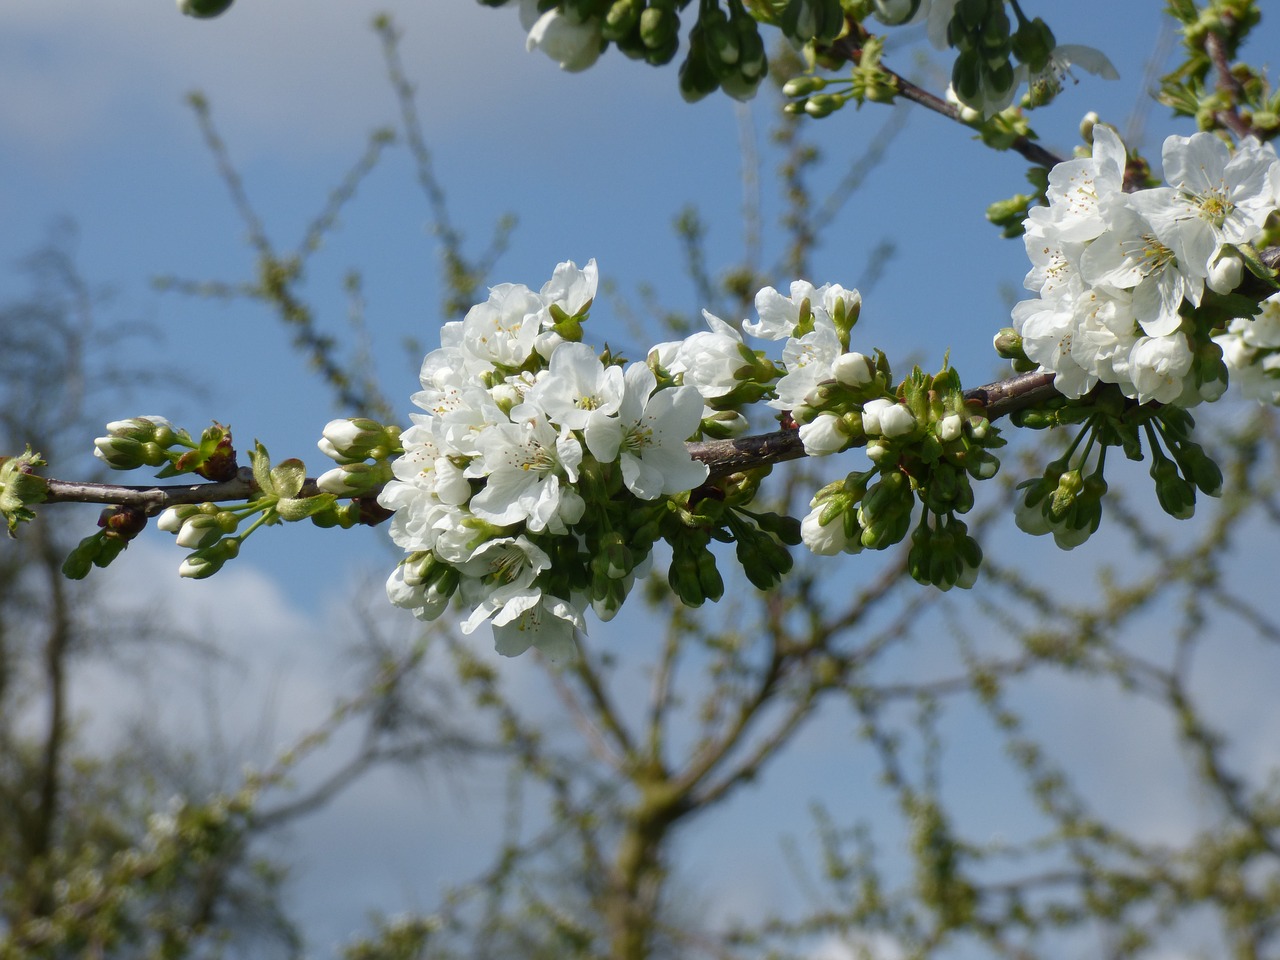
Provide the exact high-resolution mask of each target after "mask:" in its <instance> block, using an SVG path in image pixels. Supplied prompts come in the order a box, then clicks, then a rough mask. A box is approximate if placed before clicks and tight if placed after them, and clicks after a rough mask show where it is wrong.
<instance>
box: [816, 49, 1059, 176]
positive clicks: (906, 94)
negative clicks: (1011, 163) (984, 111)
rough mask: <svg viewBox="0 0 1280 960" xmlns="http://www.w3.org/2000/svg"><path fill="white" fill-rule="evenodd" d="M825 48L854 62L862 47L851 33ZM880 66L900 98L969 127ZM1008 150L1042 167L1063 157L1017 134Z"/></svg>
mask: <svg viewBox="0 0 1280 960" xmlns="http://www.w3.org/2000/svg"><path fill="white" fill-rule="evenodd" d="M828 50H829V51H830V52H831V53H834V54H837V55H839V56H842V57H844V58H845V59H846V60H848V61H849V62H850V63H857V62H858V60H859V59H860V58H861V56H862V49H861V47H860V46H859V44H858V41H857V39H856V38H855V37H854V36H853V35H852V34H850V35H849V36H847V37H842V38H841V39H839V40H837V41H835V42H834V43H833V44H831V46H830V47H829V48H828ZM880 69H881V70H882V71H883V72H884V73H885V74H887V75H888V76H890V77H892V78H893V81H894V83H895V84H897V88H898V94H899V96H901V97H902V98H903V99H905V100H910V101H911V102H912V103H915V104H919V105H920V106H922V107H924V108H925V109H926V110H932V111H933V112H934V113H937V114H941V115H942V116H944V117H946V118H947V119H948V120H954V121H955V122H956V123H959V124H963V125H964V126H966V127H968V126H971V124H969V123H966V122H965V120H964V118H963V117H962V116H961V113H960V108H959V107H957V106H956V105H955V104H953V103H948V102H947V101H946V100H943V99H942V98H941V97H939V96H936V95H934V94H932V93H930V92H929V91H928V90H925V89H924V88H923V87H921V86H918V85H917V84H915V83H912V82H911V81H910V80H908V79H907V78H906V77H904V76H903V75H902V74H900V73H898V72H896V71H894V70H890V69H889V68H888V67H886V66H885V65H884V64H883V63H882V64H880ZM1009 149H1010V150H1013V151H1014V152H1015V153H1019V154H1021V155H1022V156H1023V157H1024V158H1025V159H1027V160H1029V161H1031V162H1032V163H1034V164H1038V165H1039V166H1042V167H1053V166H1054V165H1055V164H1059V163H1061V162H1062V159H1063V158H1062V157H1059V156H1058V155H1057V154H1055V153H1053V152H1052V151H1051V150H1046V149H1045V148H1044V147H1042V146H1040V144H1038V143H1036V142H1035V141H1034V140H1032V139H1030V138H1029V137H1018V138H1017V139H1016V140H1014V141H1013V143H1011V144H1010V145H1009Z"/></svg>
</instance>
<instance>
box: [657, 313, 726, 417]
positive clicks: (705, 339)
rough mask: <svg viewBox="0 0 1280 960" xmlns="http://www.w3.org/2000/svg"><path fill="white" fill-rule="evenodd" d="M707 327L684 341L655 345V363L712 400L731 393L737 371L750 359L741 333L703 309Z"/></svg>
mask: <svg viewBox="0 0 1280 960" xmlns="http://www.w3.org/2000/svg"><path fill="white" fill-rule="evenodd" d="M702 317H703V319H704V320H706V322H707V326H708V327H709V328H710V329H709V330H703V331H699V332H698V333H695V334H693V335H692V336H689V337H686V338H685V339H684V340H678V341H672V342H670V343H665V344H658V346H656V347H655V348H654V350H657V351H658V362H659V363H661V364H662V366H664V367H665V368H666V369H667V370H668V372H670V373H672V374H679V375H680V376H681V379H682V382H683V383H684V384H686V385H688V386H692V387H696V388H697V391H698V393H699V394H701V395H702V396H703V397H704V398H706V399H708V400H714V399H716V398H718V397H723V396H725V395H726V394H728V393H731V392H732V391H733V389H734V388H735V387H737V386H738V384H739V383H740V382H741V381H739V380H738V378H737V376H735V374H737V372H738V371H739V370H741V369H742V368H743V367H745V366H748V364H749V363H750V361H749V360H748V358H747V357H746V356H744V355H743V351H744V350H746V347H745V345H744V344H743V342H742V334H741V333H739V332H738V331H737V329H736V328H734V327H733V326H732V325H730V324H728V323H725V322H724V321H723V320H721V319H720V318H719V317H717V316H715V314H713V313H710V312H709V311H707V310H703V311H702Z"/></svg>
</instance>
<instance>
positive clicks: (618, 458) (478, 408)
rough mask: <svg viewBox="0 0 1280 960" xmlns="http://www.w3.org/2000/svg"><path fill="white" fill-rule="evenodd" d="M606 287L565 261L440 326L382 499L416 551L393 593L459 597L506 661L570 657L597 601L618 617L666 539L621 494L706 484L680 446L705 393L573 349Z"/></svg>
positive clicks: (428, 607)
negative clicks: (536, 283) (599, 288)
mask: <svg viewBox="0 0 1280 960" xmlns="http://www.w3.org/2000/svg"><path fill="white" fill-rule="evenodd" d="M596 284H597V271H596V265H595V262H594V261H592V262H590V263H588V264H587V266H586V267H585V268H582V269H579V268H578V267H577V266H576V265H575V264H573V263H562V264H560V265H559V266H558V267H557V268H556V271H555V274H554V276H553V277H552V279H551V280H550V281H548V282H547V284H546V285H544V286H543V287H542V289H541V290H540V291H536V292H535V291H533V290H531V289H529V288H528V287H525V286H523V285H520V284H501V285H499V286H496V287H493V288H492V289H491V290H490V292H489V297H488V299H487V300H486V301H485V302H484V303H480V304H477V305H476V306H474V307H473V308H472V309H471V310H470V311H469V312H468V313H467V315H466V316H465V318H464V319H462V320H459V321H454V322H451V323H447V324H445V325H444V327H443V328H442V330H441V346H440V348H439V349H437V350H434V351H432V352H431V353H430V354H428V355H427V357H426V359H425V360H424V361H423V364H422V371H421V384H422V390H421V391H420V392H418V393H417V394H415V395H414V396H413V401H414V403H415V404H416V405H417V406H418V407H420V408H421V409H422V410H424V411H425V413H421V414H414V415H413V416H412V421H413V425H412V426H410V427H409V428H408V429H407V430H405V431H404V432H403V433H402V434H401V435H400V442H401V444H402V445H403V450H404V453H403V455H402V456H401V457H399V458H398V459H397V460H395V462H394V463H393V464H392V473H393V479H392V480H391V481H390V482H389V483H387V485H386V486H385V487H384V488H383V490H382V492H381V494H380V495H379V498H378V500H379V503H380V504H381V505H382V506H384V507H386V508H387V509H389V510H393V511H394V512H395V515H394V517H393V519H392V521H391V537H392V539H393V540H394V541H395V543H396V544H397V545H398V546H400V547H402V548H403V549H404V550H406V551H408V554H409V556H408V557H407V559H406V560H405V561H404V562H403V563H401V564H400V565H399V566H398V567H397V568H396V570H395V571H394V572H393V573H392V575H391V578H390V580H389V581H388V584H387V589H388V592H389V594H390V596H391V599H392V601H393V602H394V603H396V604H397V605H399V606H403V607H407V608H409V609H411V610H413V611H414V612H415V614H417V615H418V616H419V617H422V618H424V619H433V618H435V617H437V616H439V615H440V613H442V612H443V610H444V609H445V606H446V605H447V603H448V601H449V599H450V597H451V596H452V595H453V594H455V593H457V594H458V595H459V596H460V597H461V598H462V601H463V602H464V603H465V604H466V605H468V606H469V607H470V608H471V612H470V614H469V615H468V616H467V617H466V619H465V620H464V621H463V624H462V630H463V632H464V633H470V632H471V631H473V630H475V629H476V628H477V627H478V626H480V625H481V624H482V623H485V622H489V623H491V624H492V626H493V628H494V633H495V637H496V640H497V645H498V650H499V651H500V652H501V653H504V654H507V655H515V654H518V653H521V652H523V651H524V650H526V649H527V648H528V647H529V646H531V645H536V646H538V647H539V648H540V649H542V650H544V651H545V652H547V653H548V654H549V655H551V656H553V657H555V656H563V655H566V654H568V653H569V652H570V651H571V650H572V648H573V630H574V628H575V627H576V628H582V627H583V625H584V624H583V619H582V610H583V608H584V607H585V606H586V605H587V604H591V605H592V606H594V608H595V610H596V612H597V614H599V615H600V616H601V617H602V618H605V619H607V618H608V617H611V616H612V615H613V613H614V612H616V610H617V608H618V606H619V605H620V603H621V601H622V598H623V597H624V596H625V592H626V587H627V586H629V581H630V580H631V579H633V578H634V577H635V575H636V573H637V570H638V568H639V567H640V563H641V561H642V560H643V558H644V555H645V554H647V548H648V546H650V545H651V544H652V543H653V542H654V540H656V538H657V536H656V533H655V532H654V531H652V530H649V531H646V532H644V533H640V532H638V531H637V530H635V529H633V528H632V527H630V526H628V525H627V524H628V523H629V521H631V520H633V519H634V518H635V517H636V516H641V515H644V516H650V514H646V513H645V511H644V510H637V509H629V510H628V511H626V512H625V515H624V512H623V511H621V510H618V509H615V508H612V507H610V502H611V501H613V500H615V499H616V495H617V494H618V493H619V492H620V490H621V489H625V490H626V491H627V492H628V493H629V495H630V497H631V498H633V500H634V501H639V502H640V503H641V504H645V503H648V504H654V503H656V502H657V501H658V500H659V498H662V497H664V496H669V495H672V494H676V493H680V492H686V491H689V490H691V489H693V488H695V487H697V486H698V485H699V484H700V483H702V481H703V480H705V479H706V477H707V472H708V471H707V467H706V466H705V465H704V464H702V463H698V462H697V461H695V460H693V459H692V457H690V455H689V453H688V452H687V449H686V447H685V440H686V439H687V438H688V437H690V436H692V435H693V434H694V433H695V432H696V431H697V429H698V424H699V421H700V419H701V416H702V401H701V399H700V397H699V395H698V393H697V391H696V390H694V389H693V388H692V387H681V386H676V385H667V386H662V387H660V386H659V384H658V382H657V378H656V376H655V374H654V372H653V370H651V369H650V368H649V367H648V366H647V365H645V364H643V363H632V364H629V365H623V364H622V363H621V362H618V361H617V360H615V359H614V358H611V357H608V356H606V357H604V358H601V357H599V356H597V355H596V353H595V351H594V350H593V349H592V348H591V347H589V346H587V345H586V344H583V343H580V342H577V337H579V336H580V335H581V321H582V320H583V319H584V318H585V316H586V312H587V310H588V309H589V307H590V306H591V302H592V300H593V299H594V297H595V293H596ZM322 448H323V447H322ZM326 452H328V451H326ZM652 519H654V520H655V522H656V518H652ZM624 528H625V529H624ZM646 540H647V543H645V541H646ZM636 546H638V547H640V549H638V550H636V551H634V552H633V551H632V549H631V548H632V547H636ZM637 554H639V556H637ZM601 558H604V560H603V561H602V560H601Z"/></svg>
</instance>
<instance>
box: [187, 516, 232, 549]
mask: <svg viewBox="0 0 1280 960" xmlns="http://www.w3.org/2000/svg"><path fill="white" fill-rule="evenodd" d="M223 532H224V531H223V529H222V524H221V523H219V521H218V518H217V517H216V516H212V517H211V516H209V515H208V514H204V513H199V514H196V515H195V516H194V517H190V518H189V519H187V520H185V521H183V524H182V526H181V527H180V528H179V529H178V540H177V542H178V546H180V547H183V548H185V549H187V550H199V549H200V548H202V547H207V546H210V545H211V544H213V543H215V542H217V540H218V539H219V538H220V537H221V536H222V534H223Z"/></svg>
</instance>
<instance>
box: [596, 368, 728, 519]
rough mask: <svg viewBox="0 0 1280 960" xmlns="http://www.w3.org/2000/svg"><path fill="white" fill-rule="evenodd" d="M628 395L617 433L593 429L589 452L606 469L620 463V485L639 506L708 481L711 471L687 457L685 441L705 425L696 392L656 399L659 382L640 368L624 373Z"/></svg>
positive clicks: (679, 389)
mask: <svg viewBox="0 0 1280 960" xmlns="http://www.w3.org/2000/svg"><path fill="white" fill-rule="evenodd" d="M624 376H625V381H626V394H625V397H624V399H623V401H622V406H621V408H620V409H619V411H618V419H617V421H616V423H617V427H616V429H615V428H613V427H612V426H606V425H605V424H599V425H596V424H592V425H589V426H588V428H587V431H586V440H587V447H588V449H589V450H590V451H591V454H592V456H594V457H595V458H596V459H597V460H600V461H601V462H603V463H609V462H612V461H614V460H618V461H619V462H620V463H621V466H622V481H623V483H624V484H626V487H627V489H628V490H630V491H631V492H632V493H634V494H635V495H636V496H637V497H639V498H640V499H641V500H656V499H657V498H658V497H660V496H662V495H663V494H668V495H670V494H673V493H679V492H681V491H683V490H692V489H693V488H694V487H696V486H698V485H699V484H700V483H702V482H703V481H704V480H706V479H707V473H708V470H707V465H706V464H705V463H699V462H698V461H696V460H694V459H693V458H692V457H691V456H689V451H688V450H687V449H686V448H685V445H684V443H685V440H687V439H688V438H689V437H690V436H692V435H693V433H694V431H696V430H697V429H698V423H699V422H700V421H701V420H702V398H701V397H700V396H699V395H698V391H697V390H695V389H694V388H693V387H676V388H674V389H669V390H659V391H658V392H657V393H654V392H653V391H654V388H655V387H656V386H657V378H656V377H655V376H654V375H653V371H652V370H650V369H649V368H648V367H647V366H645V365H644V364H641V363H633V364H632V365H631V366H629V367H628V368H627V370H626V373H625V375H624Z"/></svg>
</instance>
